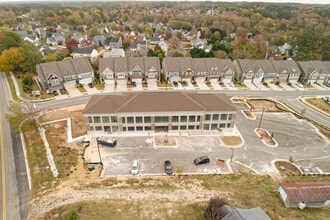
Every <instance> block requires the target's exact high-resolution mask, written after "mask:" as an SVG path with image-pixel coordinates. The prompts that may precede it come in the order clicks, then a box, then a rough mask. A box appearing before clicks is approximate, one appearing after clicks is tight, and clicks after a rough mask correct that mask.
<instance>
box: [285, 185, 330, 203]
mask: <svg viewBox="0 0 330 220" xmlns="http://www.w3.org/2000/svg"><path fill="white" fill-rule="evenodd" d="M279 186H280V187H282V188H283V189H284V191H285V192H286V194H287V196H288V199H289V201H290V202H314V201H326V200H330V182H302V183H298V182H294V183H280V184H279Z"/></svg>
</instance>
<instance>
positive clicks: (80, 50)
mask: <svg viewBox="0 0 330 220" xmlns="http://www.w3.org/2000/svg"><path fill="white" fill-rule="evenodd" d="M92 52H93V48H79V47H75V48H74V49H73V51H72V53H79V54H91V53H92Z"/></svg>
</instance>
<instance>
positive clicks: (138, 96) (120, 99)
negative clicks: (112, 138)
mask: <svg viewBox="0 0 330 220" xmlns="http://www.w3.org/2000/svg"><path fill="white" fill-rule="evenodd" d="M178 111H180V112H187V111H189V112H191V111H199V112H205V111H235V112H236V111H237V108H236V107H235V106H234V104H233V103H232V102H231V101H230V99H229V98H228V97H227V96H226V95H225V94H223V93H222V94H214V93H197V92H185V93H184V92H137V93H123V94H121V95H95V96H92V97H91V98H90V100H89V101H88V103H87V105H86V107H85V109H84V111H83V113H84V114H107V113H129V112H178Z"/></svg>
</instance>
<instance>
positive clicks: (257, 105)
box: [248, 100, 284, 112]
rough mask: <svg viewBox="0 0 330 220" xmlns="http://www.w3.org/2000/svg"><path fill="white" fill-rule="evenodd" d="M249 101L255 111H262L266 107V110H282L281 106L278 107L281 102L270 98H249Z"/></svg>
mask: <svg viewBox="0 0 330 220" xmlns="http://www.w3.org/2000/svg"><path fill="white" fill-rule="evenodd" d="M248 103H249V105H250V106H251V108H252V109H253V111H262V110H263V109H265V111H267V112H281V111H282V110H281V109H280V108H278V106H279V104H276V103H275V102H272V101H268V100H249V101H248ZM283 108H284V107H283Z"/></svg>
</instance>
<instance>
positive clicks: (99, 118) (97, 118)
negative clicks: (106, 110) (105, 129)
mask: <svg viewBox="0 0 330 220" xmlns="http://www.w3.org/2000/svg"><path fill="white" fill-rule="evenodd" d="M93 119H94V123H101V117H100V116H94V117H93Z"/></svg>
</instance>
